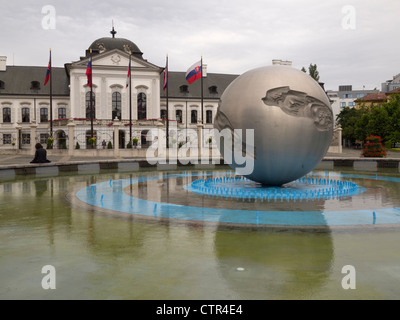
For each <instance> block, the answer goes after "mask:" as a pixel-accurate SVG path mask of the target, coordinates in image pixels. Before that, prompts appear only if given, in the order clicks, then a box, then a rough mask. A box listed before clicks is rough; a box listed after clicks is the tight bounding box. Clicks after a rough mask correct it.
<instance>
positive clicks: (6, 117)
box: [3, 108, 11, 123]
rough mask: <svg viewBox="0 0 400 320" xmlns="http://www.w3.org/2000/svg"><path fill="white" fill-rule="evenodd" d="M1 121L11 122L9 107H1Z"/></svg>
mask: <svg viewBox="0 0 400 320" xmlns="http://www.w3.org/2000/svg"><path fill="white" fill-rule="evenodd" d="M3 123H11V108H3Z"/></svg>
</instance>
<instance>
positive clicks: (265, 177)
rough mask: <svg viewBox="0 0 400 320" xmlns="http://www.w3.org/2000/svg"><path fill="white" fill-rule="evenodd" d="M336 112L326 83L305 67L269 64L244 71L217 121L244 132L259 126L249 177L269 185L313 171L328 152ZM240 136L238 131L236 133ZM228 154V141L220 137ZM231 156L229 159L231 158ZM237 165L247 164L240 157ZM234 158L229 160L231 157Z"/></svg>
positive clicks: (234, 165) (221, 127)
mask: <svg viewBox="0 0 400 320" xmlns="http://www.w3.org/2000/svg"><path fill="white" fill-rule="evenodd" d="M333 122H334V121H333V113H332V108H331V105H330V101H329V99H328V96H327V95H326V93H325V92H324V90H323V89H322V87H321V86H320V85H319V83H317V82H316V81H315V80H314V79H312V78H311V77H310V76H308V75H307V74H305V73H304V72H302V71H300V70H296V69H294V68H291V67H287V66H271V67H263V68H258V69H254V70H251V71H248V72H246V73H244V74H243V75H241V76H240V77H238V78H237V79H236V80H235V81H233V82H232V83H231V85H230V86H229V87H228V88H227V89H226V90H225V92H224V94H223V95H222V97H221V101H220V105H219V107H218V112H217V115H216V119H215V123H214V127H215V129H217V130H219V131H222V130H224V129H229V130H230V131H231V134H232V139H233V137H234V136H235V135H236V134H235V129H239V130H241V131H242V132H243V133H244V132H245V131H246V130H247V129H253V130H254V152H249V153H246V139H245V134H243V135H242V140H243V142H242V145H243V149H242V154H243V156H246V157H247V158H251V160H254V170H253V171H252V173H251V174H249V175H246V177H247V178H249V179H251V180H253V181H257V182H260V183H262V184H265V185H275V186H276V185H283V184H285V183H288V182H291V181H294V180H296V179H299V178H301V177H303V176H304V175H306V174H307V173H309V172H310V171H312V170H313V169H314V168H315V167H316V166H317V165H318V163H319V162H320V161H321V160H322V158H323V157H324V156H325V154H326V152H327V151H328V148H329V146H330V143H331V141H332V137H333ZM236 136H237V135H236ZM218 147H219V149H220V152H221V154H222V155H223V156H224V144H223V143H218ZM225 160H226V159H225ZM232 162H233V163H232V164H230V165H231V167H232V168H233V169H236V168H238V167H241V164H237V163H236V161H235V157H233V161H232ZM228 163H229V161H228Z"/></svg>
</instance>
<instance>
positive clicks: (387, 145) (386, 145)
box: [385, 140, 393, 149]
mask: <svg viewBox="0 0 400 320" xmlns="http://www.w3.org/2000/svg"><path fill="white" fill-rule="evenodd" d="M392 145H393V143H392V141H390V140H389V141H386V142H385V148H386V149H392Z"/></svg>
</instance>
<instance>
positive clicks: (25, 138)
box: [22, 133, 31, 144]
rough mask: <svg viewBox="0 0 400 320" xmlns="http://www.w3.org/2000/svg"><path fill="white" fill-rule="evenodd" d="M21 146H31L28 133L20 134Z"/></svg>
mask: <svg viewBox="0 0 400 320" xmlns="http://www.w3.org/2000/svg"><path fill="white" fill-rule="evenodd" d="M22 144H31V135H30V134H29V133H23V134H22Z"/></svg>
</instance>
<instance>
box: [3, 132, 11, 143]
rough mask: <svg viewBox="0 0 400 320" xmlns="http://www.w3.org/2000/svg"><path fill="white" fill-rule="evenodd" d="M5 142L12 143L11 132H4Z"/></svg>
mask: <svg viewBox="0 0 400 320" xmlns="http://www.w3.org/2000/svg"><path fill="white" fill-rule="evenodd" d="M3 144H11V134H3Z"/></svg>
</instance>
